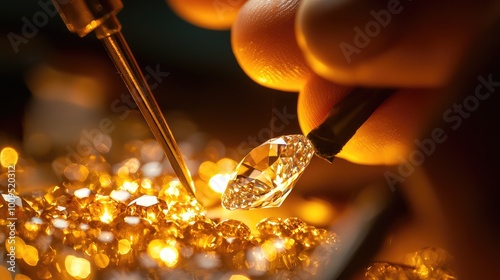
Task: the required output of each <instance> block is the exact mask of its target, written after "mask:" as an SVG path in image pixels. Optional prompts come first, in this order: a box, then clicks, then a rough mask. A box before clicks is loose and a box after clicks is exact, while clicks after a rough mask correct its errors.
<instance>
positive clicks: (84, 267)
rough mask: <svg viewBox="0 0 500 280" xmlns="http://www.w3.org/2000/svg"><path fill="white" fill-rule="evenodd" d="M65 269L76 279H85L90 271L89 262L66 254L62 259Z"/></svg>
mask: <svg viewBox="0 0 500 280" xmlns="http://www.w3.org/2000/svg"><path fill="white" fill-rule="evenodd" d="M64 267H65V268H66V271H67V272H68V273H69V274H70V275H71V276H73V277H75V278H76V279H85V278H87V277H88V276H89V275H90V273H91V267H90V262H89V261H88V260H86V259H83V258H78V257H75V256H73V255H68V256H66V258H65V259H64Z"/></svg>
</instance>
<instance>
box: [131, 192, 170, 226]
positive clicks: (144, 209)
mask: <svg viewBox="0 0 500 280" xmlns="http://www.w3.org/2000/svg"><path fill="white" fill-rule="evenodd" d="M164 211H165V212H167V204H166V203H165V202H164V201H163V200H159V199H158V198H157V197H156V196H152V195H146V194H145V195H143V196H141V197H139V198H137V199H135V200H133V201H132V202H130V203H129V205H128V206H127V210H126V213H127V214H128V215H130V216H139V217H141V218H143V219H146V220H147V221H149V222H150V223H157V222H158V221H160V220H162V219H163V218H164V217H165V213H164Z"/></svg>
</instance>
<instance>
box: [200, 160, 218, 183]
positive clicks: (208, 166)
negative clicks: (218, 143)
mask: <svg viewBox="0 0 500 280" xmlns="http://www.w3.org/2000/svg"><path fill="white" fill-rule="evenodd" d="M217 171H218V167H217V164H215V163H214V162H212V161H208V160H207V161H204V162H202V163H201V164H200V167H198V175H199V176H200V178H201V179H203V180H205V181H208V180H210V178H211V177H212V176H214V175H215V174H217Z"/></svg>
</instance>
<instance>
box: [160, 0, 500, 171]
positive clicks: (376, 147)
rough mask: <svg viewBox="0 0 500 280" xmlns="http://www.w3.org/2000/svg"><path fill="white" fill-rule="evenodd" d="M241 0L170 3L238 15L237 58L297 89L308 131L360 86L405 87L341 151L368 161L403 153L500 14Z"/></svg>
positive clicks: (258, 74) (422, 4) (439, 6)
mask: <svg viewBox="0 0 500 280" xmlns="http://www.w3.org/2000/svg"><path fill="white" fill-rule="evenodd" d="M243 2H244V1H243V0H218V1H213V0H196V1H195V0H190V1H180V0H169V3H171V4H173V3H175V4H173V6H174V7H175V6H177V7H181V6H182V7H185V8H186V9H185V10H187V7H191V9H192V10H191V11H192V13H191V14H192V17H198V18H204V19H205V22H220V21H224V19H226V20H227V21H225V24H226V25H227V24H231V21H232V19H233V18H235V21H234V22H233V23H232V46H233V52H234V54H235V56H236V58H237V60H238V62H239V64H240V65H241V67H242V68H243V70H244V71H245V72H246V73H247V75H248V76H250V77H251V78H252V79H253V80H255V81H256V82H257V83H259V84H262V85H264V86H267V87H271V88H274V89H278V90H284V91H300V93H299V98H298V119H299V123H300V125H301V128H302V130H303V132H304V133H305V134H307V133H308V132H309V131H310V130H311V129H313V128H314V127H316V126H317V125H318V124H319V123H320V122H321V121H322V120H323V118H324V117H325V115H326V114H327V113H328V111H329V110H330V109H331V107H332V106H333V105H334V104H335V103H336V102H338V101H339V100H340V99H342V98H343V97H344V96H345V95H347V94H349V92H350V90H351V89H352V87H354V86H365V87H394V88H401V90H399V91H398V93H397V94H395V95H394V96H393V97H391V98H390V99H389V100H388V101H387V102H385V103H384V104H383V105H382V106H381V107H380V108H379V109H378V110H377V111H376V112H375V113H374V114H373V115H372V117H371V118H370V119H369V120H367V121H366V123H365V124H364V125H363V126H362V127H361V128H360V129H359V130H358V132H357V133H356V134H355V135H354V137H353V138H352V139H351V140H350V141H349V142H348V143H347V145H346V146H345V147H344V149H343V150H342V151H341V153H340V154H339V155H338V156H339V157H342V158H345V159H347V160H350V161H352V162H356V163H362V164H396V163H398V162H400V161H401V160H402V159H404V158H405V157H406V155H407V154H408V153H409V152H410V151H411V150H412V149H413V146H414V141H415V139H417V138H418V137H420V133H422V130H423V129H425V128H426V126H427V124H428V120H429V119H430V118H432V117H433V111H437V109H438V108H439V105H440V102H439V101H440V100H441V98H442V96H441V95H440V94H437V91H438V90H429V89H430V88H432V89H437V88H440V87H443V86H445V85H447V83H448V82H449V81H450V79H451V77H452V76H453V75H454V73H455V72H456V67H457V65H458V64H459V62H460V59H461V57H462V56H463V55H464V53H465V52H466V51H467V49H468V47H470V46H471V45H472V44H473V42H474V39H475V37H476V36H477V34H478V33H480V31H481V30H483V29H485V27H486V26H487V25H488V23H489V21H490V20H491V19H492V18H493V17H495V16H496V14H495V13H498V11H497V10H498V9H494V8H493V7H492V5H494V1H484V2H482V5H478V4H477V3H474V2H472V3H471V2H469V1H458V2H457V1H453V2H452V1H440V2H439V3H434V2H432V1H419V2H417V1H415V2H412V1H410V0H408V1H397V0H385V1H370V0H356V1H326V0H303V1H298V0H273V1H264V0H250V1H248V2H247V3H246V4H245V5H243V6H242V7H241V9H240V10H239V12H238V9H239V7H240V6H241V5H242V4H243ZM215 4H218V6H217V5H215ZM221 4H223V5H221ZM193 5H195V6H202V7H204V9H205V10H210V9H212V13H211V16H210V15H209V14H210V13H208V12H205V13H201V14H195V12H194V11H195V10H196V9H193V7H194V6H193ZM216 7H219V8H220V7H226V8H225V9H223V10H220V9H219V10H217V8H216ZM230 7H234V9H233V8H230ZM178 9H179V8H177V9H176V10H178ZM221 11H224V14H225V15H226V16H225V17H224V16H223V17H221V16H220V15H221ZM236 14H237V17H236ZM207 15H209V16H207ZM185 18H186V19H187V20H188V21H191V22H193V23H195V24H199V23H198V22H196V21H194V20H192V19H191V18H189V17H185ZM203 26H205V27H210V26H209V24H207V23H205V24H204V25H203Z"/></svg>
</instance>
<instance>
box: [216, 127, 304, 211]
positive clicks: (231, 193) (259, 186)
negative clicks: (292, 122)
mask: <svg viewBox="0 0 500 280" xmlns="http://www.w3.org/2000/svg"><path fill="white" fill-rule="evenodd" d="M313 154H314V147H313V146H312V144H311V142H310V141H309V140H308V139H307V137H305V136H304V135H286V136H282V137H278V138H273V139H270V140H268V141H266V142H264V143H263V144H262V145H260V146H259V147H257V148H255V149H253V150H252V151H251V152H250V153H249V154H248V155H247V156H245V158H243V160H242V161H241V162H240V163H239V164H238V166H237V167H236V171H235V172H234V173H233V175H232V178H231V179H230V180H229V183H228V185H227V188H226V190H225V192H224V194H223V195H222V206H223V207H224V208H227V209H229V210H235V209H256V208H268V207H279V206H280V205H281V204H282V203H283V201H284V200H285V198H286V197H287V196H288V194H289V193H290V191H291V190H292V188H293V187H294V186H295V183H296V182H297V181H298V179H299V177H300V175H302V172H303V171H304V170H305V168H306V167H307V165H308V164H309V162H310V161H311V158H312V156H313Z"/></svg>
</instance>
